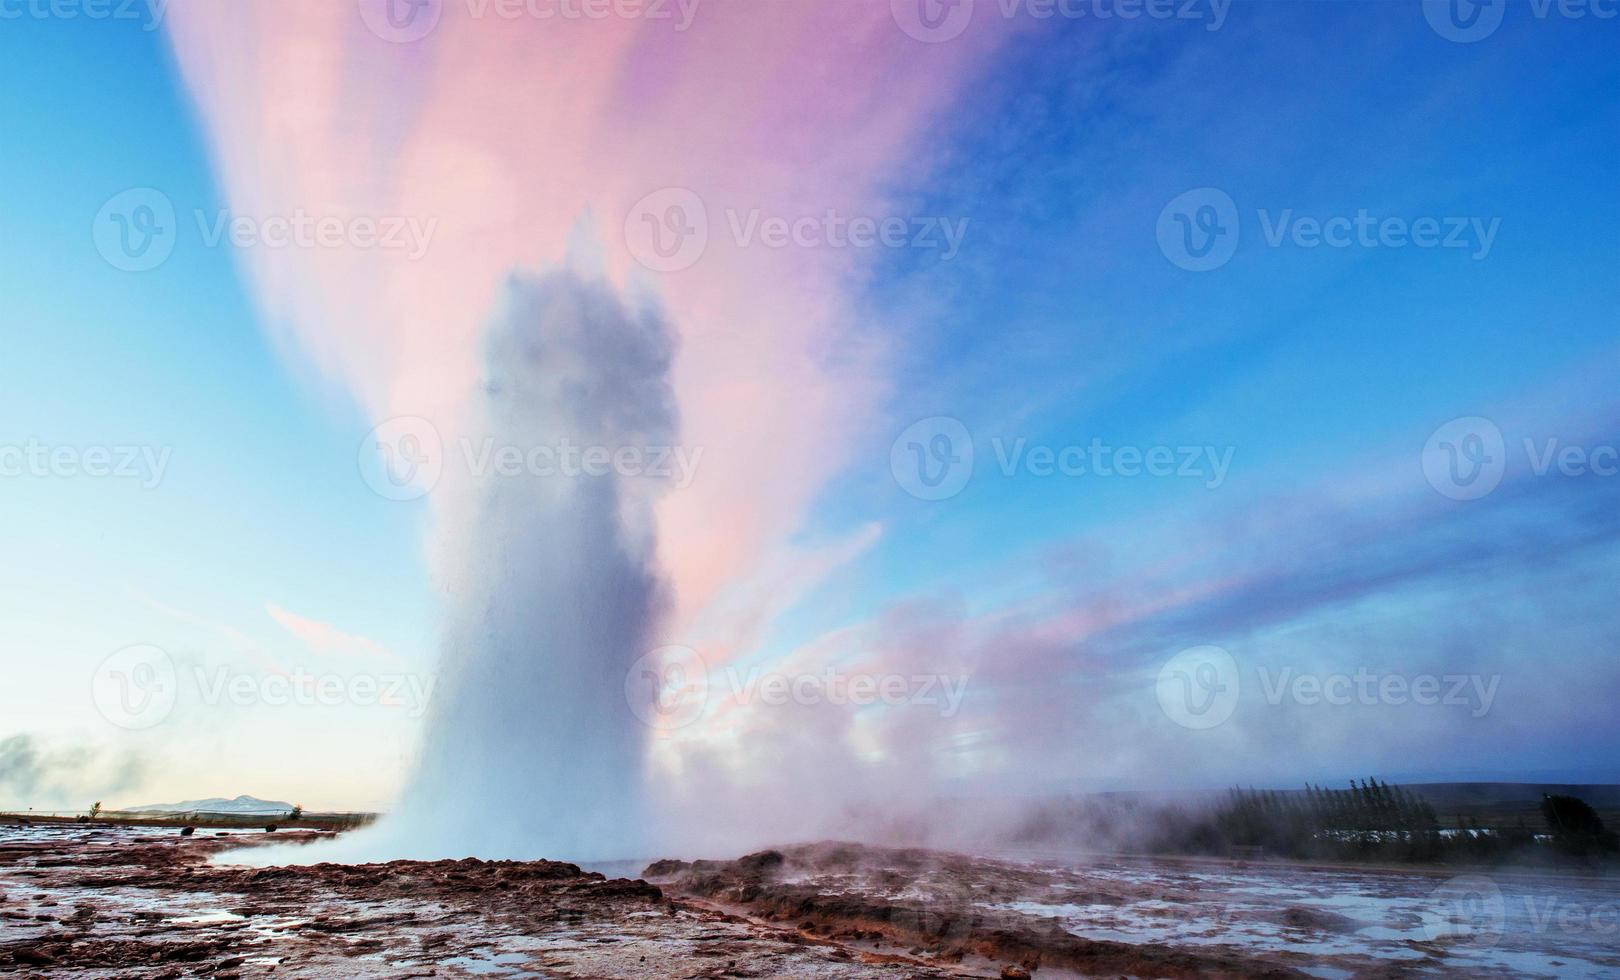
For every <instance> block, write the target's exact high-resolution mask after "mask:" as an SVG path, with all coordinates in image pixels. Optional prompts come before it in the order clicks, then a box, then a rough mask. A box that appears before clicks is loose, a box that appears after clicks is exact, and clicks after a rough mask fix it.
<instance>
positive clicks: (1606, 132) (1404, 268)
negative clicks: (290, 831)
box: [0, 0, 1620, 808]
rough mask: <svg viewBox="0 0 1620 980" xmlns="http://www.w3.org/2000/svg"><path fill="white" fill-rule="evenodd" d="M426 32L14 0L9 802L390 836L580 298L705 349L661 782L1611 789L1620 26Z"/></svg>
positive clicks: (696, 389) (1443, 11) (831, 9)
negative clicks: (549, 284)
mask: <svg viewBox="0 0 1620 980" xmlns="http://www.w3.org/2000/svg"><path fill="white" fill-rule="evenodd" d="M423 3H424V5H423V6H421V7H420V9H417V8H410V9H415V13H414V14H410V15H409V16H404V15H400V14H399V9H398V8H396V9H395V10H394V11H393V12H394V13H395V14H396V15H398V16H395V17H394V18H393V19H390V18H389V13H390V10H389V9H387V8H388V4H387V3H385V2H384V0H375V2H373V0H359V2H358V3H357V2H337V3H327V4H321V3H314V2H304V0H292V2H287V3H282V4H277V5H272V4H268V3H250V2H244V3H241V4H237V5H231V6H225V5H215V6H209V5H206V4H200V3H195V2H189V0H171V2H170V3H169V4H167V5H165V6H159V7H152V6H150V5H147V4H131V5H129V6H128V7H126V8H122V9H124V10H126V11H128V12H131V16H127V17H126V16H117V15H111V14H108V15H106V16H93V15H92V14H91V13H90V12H89V11H90V10H92V8H93V7H94V5H69V6H68V7H65V8H63V7H57V8H52V7H51V6H50V5H49V4H29V3H24V2H20V0H0V77H4V79H5V81H6V82H7V84H6V86H5V90H4V91H5V94H4V95H3V96H0V331H3V336H4V347H3V350H4V356H3V357H0V515H3V516H0V556H3V560H0V665H3V666H4V668H5V678H6V683H5V684H4V685H0V806H39V807H41V808H58V807H60V808H80V807H83V806H87V805H88V804H89V803H90V802H92V801H93V800H94V799H97V798H105V799H106V801H107V802H108V803H109V805H114V804H118V803H130V804H138V803H150V802H164V801H169V800H172V799H182V798H197V797H207V796H235V795H237V794H239V793H249V794H253V795H257V796H262V797H265V798H271V799H287V800H296V801H299V802H302V803H304V804H305V805H306V806H309V807H312V808H377V807H386V806H387V805H388V803H389V802H390V800H392V799H393V798H394V794H395V793H396V792H397V791H398V789H399V787H400V785H401V783H402V781H403V780H404V779H405V775H406V772H407V770H408V767H409V765H410V761H411V759H412V758H413V756H414V753H415V745H416V740H417V738H418V737H419V735H420V733H421V731H422V725H423V719H424V717H426V715H427V710H428V703H429V701H430V699H431V696H432V695H431V692H432V688H433V685H434V683H435V682H436V679H437V676H438V673H439V662H438V657H439V647H440V632H441V630H442V628H443V623H442V609H443V607H444V605H445V603H446V596H447V589H453V588H454V584H453V583H447V581H446V580H445V577H444V576H443V575H442V574H440V569H441V568H442V565H443V562H444V557H443V556H444V553H445V551H446V550H451V551H453V550H454V548H455V544H456V538H455V534H454V525H453V522H452V521H451V520H450V518H449V517H447V514H449V513H450V506H449V505H447V504H445V503H444V502H443V498H444V496H445V493H444V492H443V491H442V489H440V490H439V491H438V492H436V488H435V486H433V485H432V483H433V481H432V479H431V478H427V477H424V476H423V474H422V473H421V472H420V470H421V469H422V468H423V467H422V466H419V467H418V468H417V472H413V473H411V474H410V478H408V479H404V480H395V479H392V477H395V476H398V475H399V471H397V470H396V469H390V464H391V463H395V462H397V461H398V460H399V459H407V460H408V459H411V458H415V455H414V454H415V453H416V452H417V451H418V450H419V449H420V448H421V443H422V442H423V441H424V440H427V441H431V440H434V439H437V440H439V445H440V451H439V452H437V453H435V454H432V455H431V458H429V457H423V458H422V459H423V460H429V462H427V463H426V464H425V465H426V468H428V469H430V470H435V471H436V470H438V469H445V470H449V469H454V468H455V467H458V466H473V465H476V463H475V462H474V457H478V456H479V453H480V451H481V450H480V447H479V446H477V445H471V446H470V447H464V446H463V445H461V444H460V443H458V441H457V438H458V436H457V434H458V433H462V432H465V431H471V430H470V429H469V428H468V427H467V426H466V425H465V424H464V421H465V420H464V416H465V412H466V404H465V401H466V395H467V393H468V392H473V391H476V390H479V388H480V385H481V384H484V383H485V382H484V380H483V379H484V378H485V376H486V375H485V373H484V371H483V368H482V367H481V358H482V357H483V356H484V355H485V348H484V346H483V343H482V338H483V336H484V334H483V331H484V329H485V326H486V324H487V323H488V322H489V321H490V320H491V318H492V317H493V316H494V315H495V312H494V311H496V310H497V309H498V307H499V296H500V290H501V288H502V284H503V283H504V282H506V281H508V280H509V279H510V278H511V277H513V276H514V275H516V274H519V273H525V272H534V271H539V270H544V269H549V268H556V267H568V268H571V269H575V270H580V272H581V275H584V276H589V277H597V278H600V279H601V280H602V281H604V282H607V283H610V284H612V286H613V288H614V289H615V290H616V291H617V292H618V293H619V294H621V295H623V296H624V297H626V298H627V301H633V302H634V303H637V304H644V305H646V306H647V307H648V308H656V309H658V310H660V311H661V315H662V316H663V317H664V318H666V319H667V321H668V323H669V325H670V329H671V331H672V332H673V334H674V335H675V345H676V346H675V348H674V352H673V358H674V361H673V368H672V372H671V376H670V379H669V385H670V390H671V393H672V397H673V399H674V405H675V408H676V410H677V413H678V416H679V420H680V430H679V432H678V433H677V434H676V435H675V436H674V438H673V439H672V442H673V443H674V444H673V445H671V446H632V447H629V448H630V449H633V450H637V451H638V452H640V453H641V455H639V456H637V457H635V458H634V459H631V458H629V457H626V459H627V460H628V462H615V463H613V464H612V466H613V467H614V468H616V469H622V468H623V467H625V466H629V467H653V466H654V465H655V462H656V461H655V459H654V457H657V458H658V459H663V460H665V461H667V462H668V463H669V465H670V468H671V471H672V472H671V474H670V475H669V477H668V479H667V480H666V481H665V484H666V485H664V486H663V489H662V490H661V491H660V493H659V495H658V497H657V501H656V505H655V506H654V509H653V512H654V513H655V515H656V520H655V521H654V528H653V531H654V532H655V538H656V557H657V566H658V568H659V571H660V573H661V574H662V576H663V577H664V580H665V582H666V584H667V592H668V594H667V603H666V608H664V609H663V615H662V617H661V619H660V622H659V626H658V629H657V631H656V632H657V635H656V637H655V639H656V645H657V646H658V647H660V648H664V647H675V648H687V649H690V650H691V651H694V652H695V656H696V657H697V658H698V659H697V660H696V661H691V660H688V661H686V662H685V664H686V666H687V667H688V668H690V667H691V666H692V664H693V663H694V662H695V663H697V664H699V665H700V666H701V668H702V670H703V672H704V676H705V682H704V683H705V688H704V691H703V696H702V697H701V698H700V702H701V703H699V704H697V705H695V706H692V707H691V710H690V711H689V712H688V711H685V710H677V711H675V712H674V716H672V717H671V716H663V715H660V716H659V717H656V718H653V719H650V720H648V724H647V731H646V732H645V736H646V742H647V751H648V754H649V758H650V759H651V763H650V771H651V772H653V773H655V774H664V775H673V776H675V777H676V778H677V779H680V778H682V777H689V778H690V781H691V783H692V785H699V786H701V785H707V784H708V781H710V780H714V779H720V778H724V779H725V780H727V781H728V782H729V783H731V784H733V785H740V786H747V785H768V779H769V777H768V773H770V772H771V771H772V770H773V769H774V768H775V767H777V766H779V765H780V764H781V760H782V759H784V758H803V757H805V756H809V757H810V758H812V759H817V760H823V761H826V762H827V763H828V768H829V775H827V776H826V777H824V778H826V779H827V780H828V781H832V780H835V779H836V780H837V781H839V782H841V783H842V782H851V781H853V782H855V783H863V784H864V783H868V782H869V783H870V785H871V786H872V787H874V788H877V787H882V786H886V785H892V784H894V783H895V782H896V781H900V782H904V783H906V785H912V784H913V783H911V782H906V781H907V780H911V781H914V784H915V785H916V786H918V787H926V791H927V792H952V793H955V792H960V791H963V789H964V788H967V787H971V788H973V789H974V790H976V791H988V792H995V793H1012V794H1034V793H1044V792H1058V791H1065V790H1071V789H1075V788H1153V789H1159V788H1174V787H1193V788H1204V787H1219V786H1224V785H1228V784H1231V783H1234V782H1241V783H1244V784H1255V785H1261V784H1266V785H1281V786H1294V785H1298V784H1300V783H1302V782H1304V781H1306V780H1310V781H1313V782H1319V783H1331V782H1338V781H1342V780H1343V779H1346V778H1349V777H1352V776H1357V777H1359V776H1372V775H1376V776H1378V777H1380V778H1384V779H1387V780H1390V781H1397V780H1408V779H1410V780H1424V779H1459V778H1471V779H1547V780H1567V781H1615V780H1620V763H1617V762H1616V760H1617V759H1620V756H1617V755H1616V753H1615V748H1616V746H1617V744H1620V720H1617V719H1620V713H1617V712H1615V711H1614V702H1615V699H1616V697H1617V696H1620V658H1617V657H1616V656H1615V653H1616V649H1615V648H1616V643H1617V641H1620V610H1617V609H1616V605H1615V602H1614V598H1615V592H1616V586H1617V583H1620V550H1617V548H1616V544H1617V536H1620V507H1617V504H1620V472H1617V463H1620V460H1617V457H1616V446H1617V444H1620V400H1617V392H1620V385H1617V383H1616V382H1617V381H1620V329H1617V328H1620V323H1617V313H1616V311H1617V310H1620V179H1617V178H1620V95H1617V93H1620V84H1617V83H1620V57H1616V55H1617V54H1620V18H1616V17H1614V16H1613V7H1612V5H1606V4H1603V3H1595V4H1593V5H1591V6H1590V7H1589V8H1588V7H1581V8H1580V9H1581V10H1583V11H1585V13H1584V14H1583V15H1582V16H1573V15H1572V14H1571V11H1570V10H1569V9H1567V8H1560V7H1558V6H1556V5H1554V6H1551V7H1548V6H1546V5H1539V4H1532V3H1528V2H1527V3H1524V4H1516V3H1509V4H1506V5H1503V4H1499V3H1498V4H1484V5H1481V7H1480V9H1481V10H1482V11H1484V16H1485V20H1484V21H1482V22H1481V21H1468V22H1467V23H1466V24H1459V23H1458V22H1457V21H1455V20H1452V19H1448V18H1449V17H1450V16H1451V14H1450V13H1448V11H1451V10H1452V8H1449V7H1447V6H1446V5H1445V4H1441V5H1439V6H1436V5H1434V4H1425V3H1418V2H1412V3H1360V2H1322V3H1306V4H1278V3H1256V2H1244V0H1238V2H1236V3H1235V4H1225V3H1214V2H1210V0H1198V2H1193V3H1190V4H1186V5H1181V4H1177V5H1174V8H1172V7H1164V8H1160V7H1158V6H1157V5H1153V4H1148V5H1147V6H1145V7H1144V6H1141V5H1132V4H1127V3H1117V4H1116V3H1109V2H1088V3H1085V4H1065V5H1062V9H1061V10H1059V11H1057V13H1055V14H1054V15H1053V16H1051V17H1041V16H1037V14H1036V12H1035V11H1037V10H1043V9H1048V8H1047V7H1045V6H1044V5H1041V4H1020V3H1010V2H1009V3H1002V2H999V0H998V2H994V3H992V2H987V0H979V2H978V3H977V4H973V3H967V4H959V5H956V6H946V7H935V6H933V4H932V0H922V3H921V5H920V6H918V5H914V4H912V3H911V2H910V0H895V2H894V3H888V2H886V0H885V2H877V3H857V2H854V0H848V2H834V3H827V4H820V5H808V4H793V3H784V4H780V5H777V6H775V7H774V8H766V7H763V6H761V5H754V6H748V5H744V4H740V3H728V2H723V0H704V2H700V3H691V2H689V3H687V4H676V3H674V2H673V0H671V2H670V3H668V4H661V5H655V6H653V7H646V6H643V5H639V4H634V5H628V6H625V5H620V6H612V5H605V4H604V5H600V6H595V5H590V4H586V5H585V6H575V5H574V4H570V3H565V2H563V0H557V2H555V3H538V2H537V3H530V4H527V5H504V4H500V3H498V2H496V0H491V3H490V4H488V5H485V4H480V3H477V2H476V0H442V2H441V0H423ZM115 7H116V5H115ZM587 7H589V8H590V9H593V10H607V11H609V13H607V14H604V15H603V16H601V17H596V16H585V15H583V14H581V15H580V16H577V17H576V16H568V15H565V14H564V13H563V12H564V11H569V10H584V9H586V8H587ZM1149 7H1151V8H1152V9H1154V10H1163V11H1165V12H1166V13H1168V12H1169V11H1171V10H1172V9H1176V10H1179V11H1181V13H1178V14H1176V15H1174V16H1155V15H1149V14H1147V13H1145V12H1144V11H1146V10H1147V9H1148V8H1149ZM109 9H112V8H109ZM1054 9H1055V8H1054ZM159 10H161V12H162V15H161V16H157V11H159ZM654 10H656V11H659V12H661V13H664V14H668V17H662V16H653V14H652V11H654ZM919 10H920V11H922V12H923V16H921V19H919V13H918V12H919ZM499 11H505V12H506V13H505V14H502V13H500V12H499ZM615 11H616V12H615ZM626 11H628V13H627V12H626ZM964 11H966V12H967V15H966V19H965V20H964V19H962V18H964V16H965V15H964V13H963V12H964ZM1126 11H1135V12H1136V14H1135V15H1134V16H1133V15H1131V14H1128V13H1126ZM545 12H550V15H549V16H540V13H545ZM1605 12H1608V15H1607V16H1604V13H1605ZM933 14H938V15H939V16H940V17H941V18H943V20H936V19H934V17H933V16H932V15H933ZM429 20H431V23H430V22H429ZM418 35H419V36H418ZM166 208H167V209H170V210H165V209H166ZM699 228H701V232H698V231H695V229H699ZM147 239H150V240H149V241H148V240H147ZM283 239H285V240H283ZM424 421H426V422H427V423H428V424H427V425H426V427H424V426H423V425H422V423H423V422H424ZM379 443H381V444H384V445H385V447H386V448H385V453H392V454H394V455H391V456H390V455H385V456H379V455H378V453H377V451H376V450H377V446H378V445H379ZM484 448H485V449H487V450H488V451H489V452H491V453H497V454H498V453H499V452H500V450H501V449H502V448H503V447H499V446H491V447H484ZM515 448H516V450H517V451H518V454H519V456H521V457H522V462H521V463H516V462H515V463H514V464H513V465H532V460H533V459H535V458H536V457H535V455H534V451H535V450H536V449H537V448H540V449H542V450H544V452H545V453H546V454H547V455H546V456H545V457H544V460H545V461H546V462H547V463H548V464H549V463H556V464H557V465H559V466H561V465H565V464H564V463H563V462H562V461H563V460H564V459H567V458H568V457H567V450H566V449H565V448H563V447H560V446H559V445H558V444H557V440H556V439H554V438H552V437H551V436H550V435H548V434H547V433H537V434H536V440H535V441H534V442H533V443H532V444H525V445H522V446H518V447H515ZM580 448H581V450H582V452H583V450H585V449H589V448H591V447H580ZM599 448H602V449H603V450H604V451H605V452H611V451H613V450H618V449H623V448H625V447H622V446H614V447H599ZM464 450H465V451H464ZM396 457H397V458H396ZM480 458H486V459H493V458H494V457H493V456H490V457H480ZM580 459H581V462H580V465H584V462H583V460H584V457H583V456H582V457H581V458H580ZM419 462H421V460H419ZM103 470H108V471H110V472H107V473H105V474H104V475H96V474H98V473H101V471H103ZM486 475H487V474H486ZM648 475H649V474H648V473H646V472H636V473H634V474H625V473H623V472H620V473H619V474H618V476H619V477H620V478H624V479H626V480H628V481H634V480H639V479H643V478H645V477H647V476H648ZM650 475H651V476H652V477H654V478H655V479H663V478H662V477H660V476H659V475H658V474H656V473H653V474H650ZM563 478H565V479H602V478H612V477H592V476H590V475H588V474H587V475H583V476H579V475H572V476H565V477H563ZM449 479H450V480H451V481H452V482H453V480H454V478H453V477H451V478H449ZM424 481H425V482H424ZM536 546H537V547H543V546H544V545H543V542H537V544H536ZM154 651H155V652H154ZM154 658H156V659H154ZM154 666H157V667H158V668H159V671H160V673H161V672H162V671H163V670H172V676H170V675H167V674H164V675H163V676H162V677H160V678H159V680H160V681H161V682H163V683H164V684H167V687H166V688H165V690H164V693H163V694H162V696H161V697H160V698H159V701H160V702H161V703H160V705H159V710H157V713H156V714H154V713H153V709H151V706H150V705H149V704H148V703H147V702H146V701H144V700H143V701H141V704H140V705H139V706H138V707H132V706H131V702H130V701H129V697H131V696H132V695H131V692H132V691H134V689H133V688H130V687H128V686H127V685H129V684H131V683H145V682H146V680H150V675H149V673H141V672H142V671H148V672H149V671H150V670H151V669H152V668H153V667H154ZM770 677H780V678H782V679H783V685H784V690H785V691H786V692H787V693H786V694H785V695H784V698H785V701H784V702H783V703H777V699H776V697H775V695H774V694H773V693H770V692H772V691H774V690H775V689H774V688H772V687H770V683H771V682H770V681H769V680H768V678H770ZM632 680H633V678H632ZM755 682H759V683H755ZM868 682H869V683H870V685H871V687H872V689H873V690H874V691H876V690H887V691H888V693H886V694H880V695H873V696H871V697H867V698H864V699H863V698H861V697H860V696H858V695H854V694H852V687H851V685H856V686H857V687H858V686H859V685H862V684H866V683H868ZM760 684H763V685H764V686H760ZM136 693H137V694H138V693H141V692H136ZM145 693H147V694H150V693H151V692H150V691H147V692H145ZM533 696H534V698H535V700H536V704H537V705H539V706H541V707H537V710H543V704H544V702H545V697H546V694H545V692H539V691H536V692H533ZM852 701H853V702H856V703H852ZM643 720H647V719H643ZM557 750H558V751H568V747H559V748H558V749H557ZM720 773H723V774H724V776H723V777H722V776H720V775H717V774H720ZM861 773H864V774H865V775H859V774H861ZM919 792H923V790H921V789H919ZM675 795H677V796H679V795H680V794H679V793H676V794H675ZM672 805H676V804H672Z"/></svg>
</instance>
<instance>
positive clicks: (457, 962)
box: [439, 953, 543, 977]
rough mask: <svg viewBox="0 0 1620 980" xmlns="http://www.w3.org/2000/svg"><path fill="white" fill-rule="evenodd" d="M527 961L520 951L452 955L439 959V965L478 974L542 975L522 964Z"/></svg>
mask: <svg viewBox="0 0 1620 980" xmlns="http://www.w3.org/2000/svg"><path fill="white" fill-rule="evenodd" d="M528 962H529V958H528V957H527V956H525V955H523V954H522V953H496V954H495V955H493V956H452V957H451V958H449V959H447V960H440V961H439V965H440V966H453V967H458V968H460V969H463V970H466V971H467V972H468V973H474V974H477V975H479V976H512V975H517V976H530V977H538V976H543V974H540V973H536V972H534V971H532V970H528V969H525V968H524V967H523V966H522V964H525V963H528Z"/></svg>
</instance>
